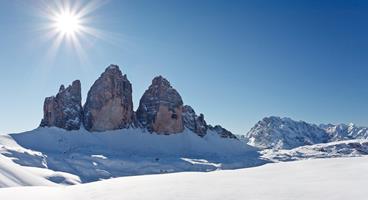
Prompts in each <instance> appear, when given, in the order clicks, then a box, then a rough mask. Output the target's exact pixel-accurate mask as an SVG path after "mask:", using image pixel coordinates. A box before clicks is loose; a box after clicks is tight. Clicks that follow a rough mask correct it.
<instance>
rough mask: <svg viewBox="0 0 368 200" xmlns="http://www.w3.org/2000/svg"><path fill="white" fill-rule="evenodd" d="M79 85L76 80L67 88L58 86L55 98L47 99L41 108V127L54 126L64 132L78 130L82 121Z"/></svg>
mask: <svg viewBox="0 0 368 200" xmlns="http://www.w3.org/2000/svg"><path fill="white" fill-rule="evenodd" d="M81 101H82V97H81V84H80V81H79V80H76V81H74V82H73V83H72V85H69V86H68V87H67V88H65V87H64V85H61V86H60V89H59V92H58V94H56V96H51V97H47V98H46V99H45V102H44V106H43V111H44V115H43V119H42V121H41V124H40V126H41V127H46V126H47V127H50V126H56V127H59V128H63V129H66V130H78V129H79V128H80V125H81V121H82V105H81Z"/></svg>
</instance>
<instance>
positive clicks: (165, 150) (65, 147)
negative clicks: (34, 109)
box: [0, 127, 266, 187]
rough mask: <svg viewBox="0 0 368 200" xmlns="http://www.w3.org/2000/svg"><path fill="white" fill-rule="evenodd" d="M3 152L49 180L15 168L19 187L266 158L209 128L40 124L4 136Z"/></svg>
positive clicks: (245, 164)
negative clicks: (163, 130)
mask: <svg viewBox="0 0 368 200" xmlns="http://www.w3.org/2000/svg"><path fill="white" fill-rule="evenodd" d="M0 156H2V157H4V156H6V158H8V161H9V158H10V159H11V160H10V161H11V163H9V162H7V164H9V165H13V166H16V167H9V168H8V169H13V168H14V169H17V168H22V167H23V168H24V167H25V166H27V167H28V168H31V169H32V171H33V172H34V174H36V175H37V173H36V171H37V170H38V175H37V176H39V178H41V179H42V180H46V181H47V182H45V183H44V182H42V181H37V182H35V183H34V184H32V183H30V184H28V182H22V179H21V178H20V177H18V176H16V174H18V172H14V173H13V176H11V175H9V178H8V179H10V178H14V179H15V180H16V181H15V182H17V181H18V183H19V184H18V185H49V181H52V182H54V183H61V184H76V183H79V182H80V181H81V182H91V181H97V180H102V179H109V178H113V177H121V176H132V175H143V174H160V173H169V172H182V171H213V170H217V169H236V168H243V167H250V166H257V165H261V164H264V163H265V162H266V161H264V160H262V159H260V157H259V153H258V152H257V149H255V148H254V147H250V146H248V145H246V144H244V143H242V142H240V141H239V140H236V139H225V138H221V137H220V136H219V135H218V134H217V133H215V132H211V131H210V132H209V133H208V134H207V135H206V136H205V137H204V138H201V137H199V136H197V135H196V134H195V133H193V132H191V131H189V130H185V131H184V132H183V133H180V134H175V135H157V134H150V133H148V132H145V131H143V130H142V129H122V130H116V131H108V132H98V133H97V132H96V133H91V132H88V131H85V130H79V131H65V130H63V129H59V128H54V127H53V128H38V129H35V130H33V131H29V132H24V133H19V134H9V135H1V136H0ZM40 170H43V171H42V172H39V171H40ZM27 171H29V170H27ZM46 171H47V173H46ZM14 185H17V184H10V183H9V184H8V183H3V184H2V185H1V186H2V187H6V186H14Z"/></svg>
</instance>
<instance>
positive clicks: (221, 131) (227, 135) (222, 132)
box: [208, 125, 238, 139]
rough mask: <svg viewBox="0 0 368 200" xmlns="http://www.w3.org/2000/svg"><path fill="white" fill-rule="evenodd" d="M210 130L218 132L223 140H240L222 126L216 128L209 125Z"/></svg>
mask: <svg viewBox="0 0 368 200" xmlns="http://www.w3.org/2000/svg"><path fill="white" fill-rule="evenodd" d="M208 130H210V131H214V132H216V133H217V134H219V135H220V137H222V138H230V139H238V138H237V137H236V136H235V135H234V134H232V133H231V132H230V131H228V130H226V129H225V128H223V127H221V126H220V125H216V126H211V125H209V126H208Z"/></svg>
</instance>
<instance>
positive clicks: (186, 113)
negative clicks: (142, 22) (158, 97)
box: [183, 105, 208, 137]
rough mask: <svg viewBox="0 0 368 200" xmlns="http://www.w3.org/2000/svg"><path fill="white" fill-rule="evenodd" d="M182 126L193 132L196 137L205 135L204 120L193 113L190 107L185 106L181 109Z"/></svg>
mask: <svg viewBox="0 0 368 200" xmlns="http://www.w3.org/2000/svg"><path fill="white" fill-rule="evenodd" d="M183 119H184V126H185V127H187V128H188V129H189V130H191V131H193V132H194V133H196V134H197V135H199V136H201V137H203V136H205V135H206V134H207V128H208V127H207V123H206V121H205V120H204V115H203V114H200V115H199V116H198V115H197V114H196V113H195V111H194V109H193V108H192V107H191V106H188V105H185V106H184V107H183Z"/></svg>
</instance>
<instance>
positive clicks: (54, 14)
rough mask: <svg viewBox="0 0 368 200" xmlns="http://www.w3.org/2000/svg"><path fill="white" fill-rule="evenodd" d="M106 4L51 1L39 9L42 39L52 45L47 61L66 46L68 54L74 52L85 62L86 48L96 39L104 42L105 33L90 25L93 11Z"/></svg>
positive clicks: (98, 2)
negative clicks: (43, 21)
mask: <svg viewBox="0 0 368 200" xmlns="http://www.w3.org/2000/svg"><path fill="white" fill-rule="evenodd" d="M105 3H106V1H102V0H99V1H67V0H64V1H52V2H51V3H50V1H47V2H45V3H44V4H43V5H41V6H40V8H41V9H40V10H41V12H40V13H41V15H42V17H43V18H44V19H45V20H46V22H45V23H44V25H43V26H42V28H41V29H42V30H41V31H42V32H43V34H42V38H44V39H45V38H46V39H47V42H51V45H50V48H51V49H50V50H49V51H48V58H49V59H53V57H55V56H56V55H57V52H58V51H59V49H60V46H61V45H63V44H65V45H67V46H68V51H75V52H76V55H77V56H78V57H79V59H80V60H81V61H84V60H86V59H87V58H86V57H87V56H86V55H87V54H86V52H85V49H89V48H90V47H91V46H92V45H93V42H94V41H96V39H104V32H103V31H101V30H99V29H97V28H96V27H95V26H94V25H95V24H93V23H92V22H93V20H94V19H95V16H94V14H93V13H94V12H95V11H96V10H98V9H99V8H100V7H101V6H102V5H103V4H105Z"/></svg>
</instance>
